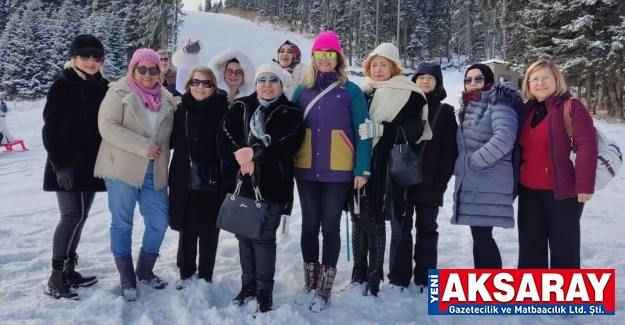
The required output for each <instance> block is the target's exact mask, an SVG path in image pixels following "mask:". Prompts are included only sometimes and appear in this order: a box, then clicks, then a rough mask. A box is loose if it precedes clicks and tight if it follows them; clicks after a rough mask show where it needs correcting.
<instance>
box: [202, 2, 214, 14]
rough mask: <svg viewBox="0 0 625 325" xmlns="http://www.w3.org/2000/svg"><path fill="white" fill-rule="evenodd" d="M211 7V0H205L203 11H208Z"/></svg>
mask: <svg viewBox="0 0 625 325" xmlns="http://www.w3.org/2000/svg"><path fill="white" fill-rule="evenodd" d="M211 9H212V3H211V0H206V1H205V3H204V11H205V12H210V11H211Z"/></svg>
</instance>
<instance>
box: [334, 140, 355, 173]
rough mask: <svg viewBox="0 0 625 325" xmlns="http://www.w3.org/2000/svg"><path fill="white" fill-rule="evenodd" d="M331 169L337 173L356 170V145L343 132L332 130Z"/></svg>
mask: <svg viewBox="0 0 625 325" xmlns="http://www.w3.org/2000/svg"><path fill="white" fill-rule="evenodd" d="M330 169H331V170H336V171H352V170H354V145H353V144H352V143H351V141H350V140H349V138H348V137H347V134H345V132H343V130H332V142H331V144H330Z"/></svg>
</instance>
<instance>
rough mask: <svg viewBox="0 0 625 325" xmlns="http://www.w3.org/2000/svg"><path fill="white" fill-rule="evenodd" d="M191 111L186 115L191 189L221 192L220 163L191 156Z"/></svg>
mask: <svg viewBox="0 0 625 325" xmlns="http://www.w3.org/2000/svg"><path fill="white" fill-rule="evenodd" d="M188 117H189V113H188V112H186V115H185V133H186V136H187V149H188V151H189V170H190V174H189V189H190V190H193V191H204V192H212V193H219V192H220V191H221V184H220V170H219V166H218V165H210V164H202V163H197V162H194V161H193V158H191V145H190V144H189V141H190V138H189V128H188V124H187V122H188Z"/></svg>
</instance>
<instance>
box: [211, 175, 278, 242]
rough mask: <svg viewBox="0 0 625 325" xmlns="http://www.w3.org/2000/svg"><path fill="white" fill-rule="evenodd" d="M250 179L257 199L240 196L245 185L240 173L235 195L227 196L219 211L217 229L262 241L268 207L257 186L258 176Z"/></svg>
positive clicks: (229, 194)
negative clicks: (242, 186)
mask: <svg viewBox="0 0 625 325" xmlns="http://www.w3.org/2000/svg"><path fill="white" fill-rule="evenodd" d="M250 178H251V180H252V188H253V189H254V195H255V197H256V199H249V198H246V197H243V196H241V195H239V194H240V192H241V185H242V184H243V180H242V179H241V173H240V172H239V174H238V176H237V186H236V188H235V190H234V193H228V195H226V198H225V199H224V202H223V204H222V205H221V209H220V210H219V216H218V217H217V223H216V225H217V228H219V229H223V230H225V231H227V232H231V233H233V234H235V235H238V236H242V237H247V238H251V239H260V238H261V234H262V232H261V229H262V226H263V221H264V220H265V215H266V213H267V208H268V205H267V203H265V202H263V197H262V195H261V193H260V190H259V188H258V185H257V184H256V176H254V175H252V176H251V177H250Z"/></svg>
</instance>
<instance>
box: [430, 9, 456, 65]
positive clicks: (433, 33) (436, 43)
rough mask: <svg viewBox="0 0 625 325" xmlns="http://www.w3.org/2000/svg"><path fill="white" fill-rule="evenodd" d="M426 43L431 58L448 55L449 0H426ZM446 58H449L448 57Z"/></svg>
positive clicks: (449, 36) (450, 23)
mask: <svg viewBox="0 0 625 325" xmlns="http://www.w3.org/2000/svg"><path fill="white" fill-rule="evenodd" d="M428 14H429V15H428V21H427V27H428V33H429V34H428V44H427V49H428V53H429V54H430V58H431V59H438V60H439V63H440V64H442V58H443V57H448V56H449V51H450V49H449V43H450V42H449V40H450V39H451V32H452V29H451V28H452V19H450V18H451V14H452V5H451V0H439V1H433V0H429V1H428ZM448 59H450V58H449V57H448Z"/></svg>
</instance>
